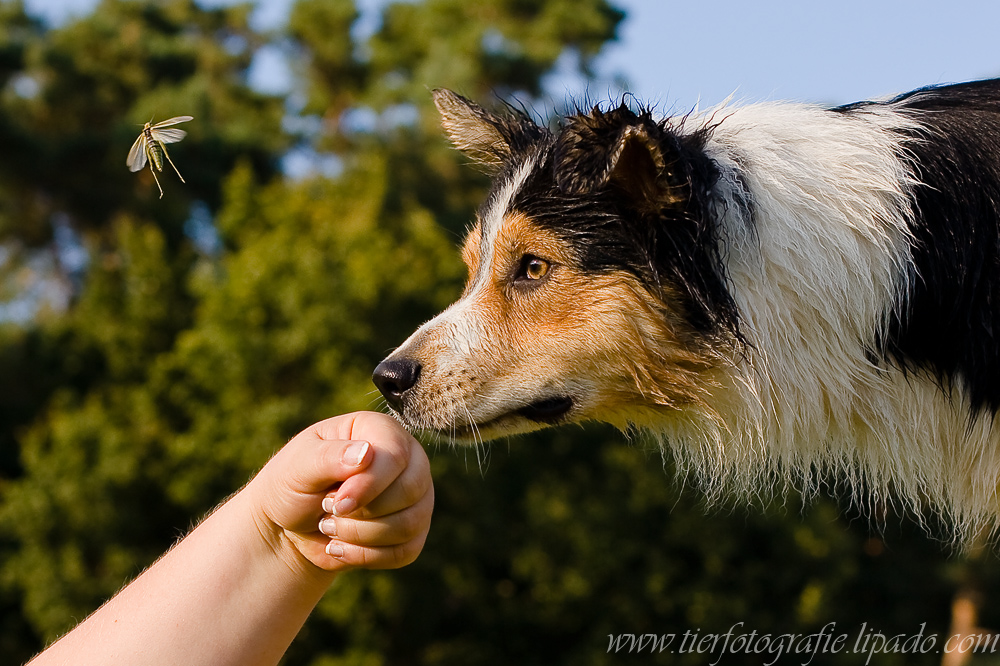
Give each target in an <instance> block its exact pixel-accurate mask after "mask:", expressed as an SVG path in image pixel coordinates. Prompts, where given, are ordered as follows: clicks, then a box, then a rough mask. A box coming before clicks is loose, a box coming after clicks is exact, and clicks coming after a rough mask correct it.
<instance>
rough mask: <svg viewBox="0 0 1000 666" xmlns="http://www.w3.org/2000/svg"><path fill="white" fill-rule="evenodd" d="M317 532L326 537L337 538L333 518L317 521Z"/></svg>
mask: <svg viewBox="0 0 1000 666" xmlns="http://www.w3.org/2000/svg"><path fill="white" fill-rule="evenodd" d="M319 531H320V532H322V533H323V534H325V535H327V536H328V537H335V536H337V521H336V520H334V519H333V518H324V519H323V520H321V521H319Z"/></svg>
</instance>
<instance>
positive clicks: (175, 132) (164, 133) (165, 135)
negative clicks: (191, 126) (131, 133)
mask: <svg viewBox="0 0 1000 666" xmlns="http://www.w3.org/2000/svg"><path fill="white" fill-rule="evenodd" d="M151 132H152V134H153V138H154V139H156V140H157V141H160V142H162V143H177V142H178V141H180V140H181V139H183V138H184V137H186V136H187V132H185V131H184V130H182V129H157V128H156V127H153V128H152V130H151Z"/></svg>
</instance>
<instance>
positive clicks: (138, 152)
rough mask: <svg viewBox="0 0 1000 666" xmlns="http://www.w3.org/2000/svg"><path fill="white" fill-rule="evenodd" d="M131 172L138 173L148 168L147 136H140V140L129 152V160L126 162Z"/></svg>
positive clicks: (137, 140)
mask: <svg viewBox="0 0 1000 666" xmlns="http://www.w3.org/2000/svg"><path fill="white" fill-rule="evenodd" d="M125 164H126V165H128V170H129V171H138V170H139V169H141V168H142V167H144V166H146V135H145V134H140V135H139V138H138V139H136V140H135V143H133V144H132V149H131V150H129V151H128V159H127V160H125Z"/></svg>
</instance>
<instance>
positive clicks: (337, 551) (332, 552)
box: [326, 541, 344, 557]
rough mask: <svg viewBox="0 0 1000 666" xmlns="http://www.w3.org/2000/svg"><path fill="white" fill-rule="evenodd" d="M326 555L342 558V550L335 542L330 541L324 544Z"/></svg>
mask: <svg viewBox="0 0 1000 666" xmlns="http://www.w3.org/2000/svg"><path fill="white" fill-rule="evenodd" d="M326 554H327V555H329V556H330V557H343V556H344V548H343V546H341V545H340V544H339V543H337V542H336V541H331V542H330V543H328V544H326Z"/></svg>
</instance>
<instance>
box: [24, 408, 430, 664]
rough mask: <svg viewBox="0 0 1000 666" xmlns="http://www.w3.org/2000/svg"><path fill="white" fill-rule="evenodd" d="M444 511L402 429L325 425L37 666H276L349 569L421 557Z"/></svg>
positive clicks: (348, 422)
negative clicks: (437, 510) (434, 515)
mask: <svg viewBox="0 0 1000 666" xmlns="http://www.w3.org/2000/svg"><path fill="white" fill-rule="evenodd" d="M433 505H434V489H433V485H432V483H431V477H430V465H429V463H428V461H427V456H426V454H425V453H424V451H423V449H422V447H421V446H420V445H419V443H417V442H416V440H414V439H413V438H412V437H411V436H410V435H409V434H408V433H407V432H406V431H405V430H403V429H402V427H400V426H399V424H398V423H397V422H396V421H395V420H393V419H392V418H390V417H388V416H386V415H384V414H375V413H370V412H360V413H355V414H348V415H343V416H337V417H334V418H331V419H327V420H326V421H322V422H320V423H317V424H315V425H313V426H310V427H309V428H307V429H306V430H304V431H303V432H301V433H299V434H298V435H297V436H296V437H295V438H294V439H292V440H291V441H290V442H289V443H288V444H286V445H285V446H284V447H283V448H282V449H281V450H280V451H279V452H278V453H277V454H275V456H274V457H273V458H272V459H271V460H270V461H269V462H268V463H267V465H265V466H264V468H263V469H262V470H261V471H260V472H259V473H258V474H257V475H256V476H255V477H254V478H253V479H252V480H251V481H250V482H249V483H248V484H247V485H246V486H245V487H244V488H243V489H242V490H241V491H240V492H238V493H237V494H236V495H234V496H233V497H232V498H231V499H229V500H228V501H227V502H225V503H224V504H223V505H221V506H220V507H219V508H218V509H216V510H215V511H214V512H213V513H212V514H211V515H210V516H209V517H208V518H206V519H205V520H204V521H203V522H202V523H201V524H200V525H199V526H198V527H197V528H195V529H194V530H193V531H192V532H191V533H190V534H189V535H188V536H187V537H185V538H184V539H182V540H181V541H180V542H178V543H177V545H176V546H174V547H173V548H172V549H171V550H170V551H168V552H167V553H166V554H165V555H164V556H163V557H162V558H161V559H160V560H158V561H157V562H156V563H155V564H154V565H153V566H151V567H150V568H149V569H147V570H146V571H145V572H144V573H143V574H142V575H140V576H139V577H138V578H136V579H135V580H134V581H133V582H132V583H131V584H129V585H128V586H127V587H125V588H124V589H122V590H121V591H120V592H119V593H118V594H117V595H116V596H115V597H113V598H112V599H111V600H110V601H108V603H106V604H105V605H104V606H102V607H101V608H100V609H98V610H97V611H96V612H94V614H93V615H91V616H90V617H88V618H87V619H86V620H84V621H83V622H82V623H81V624H80V625H78V626H77V627H76V628H75V629H73V630H72V631H71V632H70V633H68V634H66V635H65V636H64V637H62V638H61V639H60V640H58V641H57V642H56V643H54V644H53V645H52V646H51V647H50V648H48V649H47V650H46V651H45V652H43V653H41V654H40V655H38V656H37V657H36V658H35V659H34V660H32V661H31V662H30V663H31V666H47V665H50V664H69V663H72V664H74V665H77V666H84V665H90V664H93V665H94V666H97V665H100V666H115V665H118V664H122V665H124V664H128V665H130V666H132V665H134V664H140V663H141V664H144V665H147V666H154V665H158V664H171V665H174V664H212V665H213V666H224V665H227V664H233V665H236V664H239V665H240V666H264V665H271V664H277V663H278V660H279V659H280V658H281V656H282V655H283V654H284V652H285V650H286V649H287V648H288V646H289V644H290V643H291V641H292V639H293V638H294V637H295V635H296V634H297V633H298V631H299V629H301V627H302V624H303V623H304V622H305V620H306V618H307V617H308V616H309V613H310V612H311V611H312V609H313V608H314V607H315V605H316V603H317V602H318V601H319V599H320V598H321V597H322V596H323V594H324V592H325V591H326V590H327V588H328V587H329V586H330V583H332V582H333V580H334V579H335V578H336V577H337V575H338V574H339V573H341V572H343V571H346V570H348V569H353V568H366V569H387V568H396V567H401V566H404V565H406V564H409V563H410V562H412V561H413V560H414V559H416V557H417V555H418V554H419V553H420V550H421V549H422V548H423V545H424V542H425V540H426V538H427V532H428V530H429V528H430V519H431V512H432V509H433ZM321 529H322V531H321ZM324 532H325V533H324ZM329 535H335V536H329Z"/></svg>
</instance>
